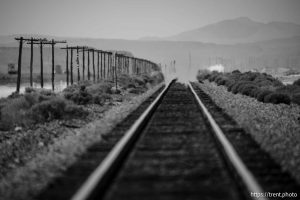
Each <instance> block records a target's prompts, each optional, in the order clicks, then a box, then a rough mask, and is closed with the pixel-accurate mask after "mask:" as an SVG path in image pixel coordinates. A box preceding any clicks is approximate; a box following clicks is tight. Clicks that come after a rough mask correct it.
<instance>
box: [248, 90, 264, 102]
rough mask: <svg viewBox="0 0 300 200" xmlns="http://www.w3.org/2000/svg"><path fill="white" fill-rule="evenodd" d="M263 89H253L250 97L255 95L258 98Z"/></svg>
mask: <svg viewBox="0 0 300 200" xmlns="http://www.w3.org/2000/svg"><path fill="white" fill-rule="evenodd" d="M262 90H263V89H261V88H259V87H258V88H257V89H256V90H251V92H250V97H254V98H256V99H257V96H258V94H259V93H260V92H261V91H262Z"/></svg>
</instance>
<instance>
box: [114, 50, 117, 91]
mask: <svg viewBox="0 0 300 200" xmlns="http://www.w3.org/2000/svg"><path fill="white" fill-rule="evenodd" d="M114 57H115V83H116V91H117V90H118V75H117V63H118V54H116V53H114Z"/></svg>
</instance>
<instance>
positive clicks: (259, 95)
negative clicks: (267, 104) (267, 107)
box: [256, 90, 273, 102]
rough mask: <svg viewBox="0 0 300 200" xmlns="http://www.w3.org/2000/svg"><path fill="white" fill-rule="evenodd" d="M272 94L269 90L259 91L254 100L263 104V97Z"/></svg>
mask: <svg viewBox="0 0 300 200" xmlns="http://www.w3.org/2000/svg"><path fill="white" fill-rule="evenodd" d="M271 93H273V92H272V91H270V90H261V91H260V92H259V93H258V94H257V95H256V99H257V100H258V101H260V102H264V99H265V96H267V95H269V94H271Z"/></svg>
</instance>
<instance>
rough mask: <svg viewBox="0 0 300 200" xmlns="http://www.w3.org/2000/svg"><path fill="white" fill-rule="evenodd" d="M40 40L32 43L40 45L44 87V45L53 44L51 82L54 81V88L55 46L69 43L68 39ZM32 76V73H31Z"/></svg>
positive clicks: (42, 85)
mask: <svg viewBox="0 0 300 200" xmlns="http://www.w3.org/2000/svg"><path fill="white" fill-rule="evenodd" d="M38 41H39V42H35V43H33V42H32V41H30V42H31V44H39V45H40V54H41V87H42V88H43V87H44V77H43V76H44V61H43V45H44V44H50V45H51V52H52V71H51V82H52V90H54V86H55V85H54V75H55V73H54V46H55V44H57V43H67V42H66V41H55V40H54V39H52V40H51V41H48V40H47V39H39V40H38ZM31 76H32V75H31Z"/></svg>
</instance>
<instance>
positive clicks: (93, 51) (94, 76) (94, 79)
mask: <svg viewBox="0 0 300 200" xmlns="http://www.w3.org/2000/svg"><path fill="white" fill-rule="evenodd" d="M92 53H93V81H94V82H95V81H96V73H95V50H94V49H92Z"/></svg>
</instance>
